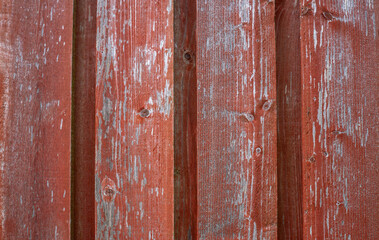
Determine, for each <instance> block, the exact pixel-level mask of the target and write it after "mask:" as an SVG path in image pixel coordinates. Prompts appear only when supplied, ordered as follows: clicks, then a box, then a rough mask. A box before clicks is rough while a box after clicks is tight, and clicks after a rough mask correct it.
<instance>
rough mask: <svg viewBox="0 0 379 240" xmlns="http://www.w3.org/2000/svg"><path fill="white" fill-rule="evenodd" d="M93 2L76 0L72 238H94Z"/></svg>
mask: <svg viewBox="0 0 379 240" xmlns="http://www.w3.org/2000/svg"><path fill="white" fill-rule="evenodd" d="M96 3H97V1H96V0H84V1H83V0H81V1H76V2H75V12H74V13H75V16H74V19H75V23H74V24H75V27H74V34H75V35H74V40H75V42H74V59H73V61H74V64H73V76H74V77H73V104H72V105H73V107H72V110H73V111H72V115H73V116H72V193H73V194H72V210H71V219H72V222H71V224H72V229H71V237H72V239H95V86H96V9H97V5H96Z"/></svg>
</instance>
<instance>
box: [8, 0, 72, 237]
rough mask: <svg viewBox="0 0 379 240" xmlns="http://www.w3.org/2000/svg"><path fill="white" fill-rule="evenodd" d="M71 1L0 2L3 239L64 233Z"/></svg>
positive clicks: (67, 228) (67, 200) (66, 225)
mask: <svg viewBox="0 0 379 240" xmlns="http://www.w3.org/2000/svg"><path fill="white" fill-rule="evenodd" d="M72 7H73V6H72V1H47V0H40V1H26V0H18V1H16V0H3V1H1V3H0V102H1V105H0V122H1V126H0V239H68V238H69V233H70V223H69V221H70V219H69V218H70V132H71V120H70V118H71V56H72V55H71V50H72V46H71V43H72Z"/></svg>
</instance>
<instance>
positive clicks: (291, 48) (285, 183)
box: [275, 0, 302, 239]
mask: <svg viewBox="0 0 379 240" xmlns="http://www.w3.org/2000/svg"><path fill="white" fill-rule="evenodd" d="M275 8H276V11H275V12H276V14H275V27H276V66H277V68H276V76H277V101H278V105H277V106H278V239H302V201H301V196H302V194H301V192H302V177H301V138H300V136H301V100H300V97H301V64H300V7H299V1H293V0H277V1H275Z"/></svg>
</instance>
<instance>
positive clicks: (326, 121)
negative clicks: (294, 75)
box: [301, 0, 379, 239]
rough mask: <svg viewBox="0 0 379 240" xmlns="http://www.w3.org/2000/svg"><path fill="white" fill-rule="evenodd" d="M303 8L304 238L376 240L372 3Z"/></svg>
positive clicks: (375, 44) (375, 67) (377, 181)
mask: <svg viewBox="0 0 379 240" xmlns="http://www.w3.org/2000/svg"><path fill="white" fill-rule="evenodd" d="M308 2H309V1H302V2H301V7H302V15H303V16H302V18H301V51H302V66H303V67H302V143H303V144H302V152H303V181H304V185H303V201H304V203H303V206H304V209H303V211H304V228H303V234H304V238H305V239H376V238H377V236H378V234H379V225H378V223H377V218H378V217H377V216H378V215H379V208H378V196H379V189H378V186H379V178H378V176H377V175H378V170H379V166H378V161H377V153H378V144H377V143H378V141H377V140H378V128H377V125H378V124H377V123H378V115H377V112H378V107H377V103H378V100H379V99H378V94H377V92H378V79H379V78H378V77H379V76H378V28H377V26H378V21H377V19H378V18H377V17H378V6H377V5H376V4H377V2H375V1H370V0H366V1H343V0H339V1H321V3H318V2H317V3H316V1H313V2H312V3H308ZM374 5H375V6H374Z"/></svg>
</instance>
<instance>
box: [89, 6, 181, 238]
mask: <svg viewBox="0 0 379 240" xmlns="http://www.w3.org/2000/svg"><path fill="white" fill-rule="evenodd" d="M97 4H98V7H97V77H96V175H95V184H96V185H95V186H96V187H95V188H96V189H95V199H96V238H97V239H113V238H114V239H117V238H128V239H149V238H150V239H172V238H173V234H174V229H173V225H174V216H173V215H174V207H173V200H174V192H173V190H174V186H173V182H174V179H173V175H174V169H173V165H174V159H173V157H174V152H173V151H174V149H173V145H174V144H173V143H174V132H173V125H174V123H173V114H174V110H173V99H174V95H173V94H174V93H173V90H174V89H173V51H174V49H173V7H174V6H173V2H172V1H171V0H162V1H121V2H119V1H117V2H115V1H110V0H102V1H98V3H97Z"/></svg>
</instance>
